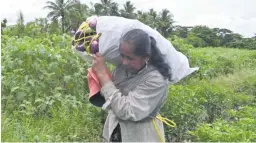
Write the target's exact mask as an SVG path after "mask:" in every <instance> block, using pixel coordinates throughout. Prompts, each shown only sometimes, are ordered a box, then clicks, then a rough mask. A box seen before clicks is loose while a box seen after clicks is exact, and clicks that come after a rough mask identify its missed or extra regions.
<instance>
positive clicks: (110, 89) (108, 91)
mask: <svg viewBox="0 0 256 143" xmlns="http://www.w3.org/2000/svg"><path fill="white" fill-rule="evenodd" d="M115 90H117V89H116V86H115V85H114V83H113V82H112V81H109V82H107V83H105V84H104V85H103V86H102V87H101V90H100V92H101V95H103V96H104V98H105V100H106V102H105V103H104V104H103V106H102V109H103V110H106V109H107V108H108V107H109V105H110V103H111V100H112V98H113V95H114V94H113V93H114V91H115Z"/></svg>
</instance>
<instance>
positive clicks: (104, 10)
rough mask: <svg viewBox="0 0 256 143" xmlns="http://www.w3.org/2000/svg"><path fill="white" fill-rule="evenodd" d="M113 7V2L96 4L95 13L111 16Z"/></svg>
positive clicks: (109, 0) (103, 0) (105, 1)
mask: <svg viewBox="0 0 256 143" xmlns="http://www.w3.org/2000/svg"><path fill="white" fill-rule="evenodd" d="M114 5H115V4H114ZM112 6H113V2H112V1H111V0H101V3H95V4H94V9H95V10H94V13H95V14H97V15H110V13H111V7H112Z"/></svg>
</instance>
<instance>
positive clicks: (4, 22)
mask: <svg viewBox="0 0 256 143" xmlns="http://www.w3.org/2000/svg"><path fill="white" fill-rule="evenodd" d="M6 26H7V19H6V18H5V19H3V21H2V22H1V34H3V30H4V28H5V27H6Z"/></svg>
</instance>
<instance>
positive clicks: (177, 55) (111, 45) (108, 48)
mask: <svg viewBox="0 0 256 143" xmlns="http://www.w3.org/2000/svg"><path fill="white" fill-rule="evenodd" d="M95 19H96V21H97V24H96V32H97V33H101V36H100V38H99V53H100V54H102V55H103V56H104V58H105V60H106V61H107V62H109V63H112V64H114V65H117V64H120V62H121V60H120V54H119V44H120V39H121V36H122V35H124V34H125V33H126V32H128V31H129V30H131V29H141V30H143V31H145V32H146V33H147V34H148V35H149V36H151V37H153V38H154V39H155V40H156V43H157V47H158V48H159V50H160V52H161V53H162V54H163V55H164V56H165V57H166V58H167V61H168V64H169V65H170V67H171V72H172V82H170V84H173V83H177V82H178V81H180V80H181V79H183V78H185V77H186V76H188V75H190V74H191V73H193V72H195V71H197V70H198V69H199V67H194V68H190V66H189V61H188V58H187V57H186V56H185V55H184V54H182V53H181V52H179V51H177V50H176V49H175V48H174V47H173V45H172V44H171V42H170V41H169V40H167V39H165V38H164V37H163V36H162V35H161V34H160V33H159V32H158V31H156V30H154V29H152V28H151V27H149V26H147V25H145V24H143V23H142V22H140V21H138V20H134V19H126V18H123V17H116V16H99V17H97V16H91V17H89V18H87V20H86V21H87V22H90V21H91V20H94V21H95ZM75 51H76V52H77V53H78V54H80V56H82V57H83V58H84V59H85V60H86V61H91V60H89V58H88V57H89V56H88V54H87V53H86V52H80V51H77V50H75Z"/></svg>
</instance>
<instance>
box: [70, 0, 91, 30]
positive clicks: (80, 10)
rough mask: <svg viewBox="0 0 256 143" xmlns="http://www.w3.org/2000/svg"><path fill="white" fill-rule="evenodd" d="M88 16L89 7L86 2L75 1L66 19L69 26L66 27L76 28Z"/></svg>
mask: <svg viewBox="0 0 256 143" xmlns="http://www.w3.org/2000/svg"><path fill="white" fill-rule="evenodd" d="M88 16H89V7H88V6H87V5H86V4H83V3H81V2H80V1H77V3H76V5H75V7H74V9H73V10H71V13H70V16H69V17H68V19H67V20H66V22H67V24H68V25H69V27H68V28H67V29H66V30H68V29H72V30H76V29H77V28H78V27H79V25H80V24H81V23H82V22H83V21H85V20H86V18H87V17H88Z"/></svg>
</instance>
